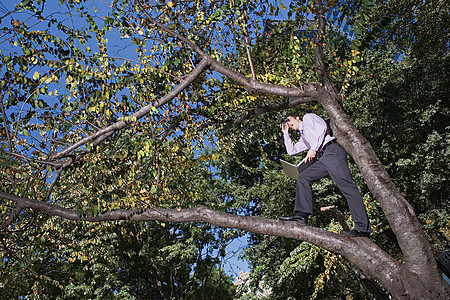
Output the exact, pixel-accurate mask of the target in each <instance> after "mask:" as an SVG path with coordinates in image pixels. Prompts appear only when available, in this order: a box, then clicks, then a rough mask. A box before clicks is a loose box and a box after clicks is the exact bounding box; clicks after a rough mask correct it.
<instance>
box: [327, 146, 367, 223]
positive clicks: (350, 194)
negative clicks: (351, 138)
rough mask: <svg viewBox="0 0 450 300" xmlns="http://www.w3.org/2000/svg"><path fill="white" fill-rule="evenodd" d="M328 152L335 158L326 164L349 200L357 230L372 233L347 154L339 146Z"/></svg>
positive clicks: (330, 158)
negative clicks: (349, 166)
mask: <svg viewBox="0 0 450 300" xmlns="http://www.w3.org/2000/svg"><path fill="white" fill-rule="evenodd" d="M326 151H330V152H331V153H332V154H333V156H331V155H330V156H329V159H327V161H326V162H325V164H326V167H327V169H328V173H329V174H330V177H331V179H332V180H333V181H334V182H335V183H336V185H337V187H338V188H339V190H340V191H341V193H342V194H343V195H344V197H345V198H346V199H347V203H348V207H349V209H350V213H351V215H352V218H353V221H354V222H355V229H356V230H358V231H362V232H372V230H371V228H370V222H369V218H368V216H367V211H366V207H365V206H364V202H363V200H362V197H361V193H360V191H359V189H358V187H357V186H356V184H355V182H354V181H353V179H352V175H351V173H350V170H349V168H348V163H347V153H346V152H345V149H344V148H342V146H341V145H339V144H337V143H336V144H333V145H330V146H329V147H328V148H327V150H326Z"/></svg>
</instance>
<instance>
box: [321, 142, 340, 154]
mask: <svg viewBox="0 0 450 300" xmlns="http://www.w3.org/2000/svg"><path fill="white" fill-rule="evenodd" d="M334 143H337V140H336V139H334V140H331V141H329V142H328V143H326V144H325V145H323V147H322V149H320V151H319V154H320V156H322V155H323V153H324V152H325V149H326V148H327V147H328V146H330V145H331V144H334Z"/></svg>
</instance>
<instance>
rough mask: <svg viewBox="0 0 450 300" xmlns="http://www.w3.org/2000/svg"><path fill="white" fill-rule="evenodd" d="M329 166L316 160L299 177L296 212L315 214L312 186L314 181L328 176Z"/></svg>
mask: <svg viewBox="0 0 450 300" xmlns="http://www.w3.org/2000/svg"><path fill="white" fill-rule="evenodd" d="M327 174H328V173H327V168H326V166H325V165H324V164H323V163H322V162H320V160H319V161H316V162H315V163H314V164H312V165H311V166H310V167H309V168H308V169H306V170H305V171H303V172H302V173H300V175H299V176H298V177H297V187H296V193H295V206H294V211H295V212H301V213H304V214H307V215H312V214H313V199H312V189H311V186H312V184H313V182H314V181H316V180H318V179H320V178H322V177H324V176H326V175H327Z"/></svg>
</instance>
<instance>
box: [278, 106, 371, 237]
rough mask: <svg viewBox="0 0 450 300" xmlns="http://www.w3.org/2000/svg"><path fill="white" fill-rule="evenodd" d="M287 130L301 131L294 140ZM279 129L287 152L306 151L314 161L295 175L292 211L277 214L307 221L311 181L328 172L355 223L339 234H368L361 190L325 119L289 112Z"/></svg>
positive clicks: (285, 219)
mask: <svg viewBox="0 0 450 300" xmlns="http://www.w3.org/2000/svg"><path fill="white" fill-rule="evenodd" d="M289 129H292V130H298V131H300V133H301V138H300V140H299V141H298V142H297V143H293V142H292V140H291V137H290V135H289ZM282 132H283V136H284V143H285V146H286V150H287V153H288V154H289V155H296V154H298V153H300V152H303V151H306V150H308V153H307V155H306V160H307V161H314V160H315V162H314V163H313V164H312V165H311V166H310V167H309V168H307V169H306V170H305V171H303V172H302V173H300V175H299V176H298V178H297V187H296V195H295V206H294V214H293V215H290V216H284V217H280V220H282V221H297V222H299V223H301V224H306V223H307V222H308V217H309V216H310V215H312V214H313V208H312V201H313V200H312V190H311V186H312V183H313V182H314V181H316V180H318V179H320V178H322V177H324V176H326V175H330V177H331V179H332V180H333V181H334V183H336V185H337V187H338V188H339V190H340V191H341V193H342V194H343V195H344V197H345V198H346V199H347V203H348V206H349V209H350V213H351V215H352V218H353V221H354V223H355V227H354V229H352V230H350V231H342V232H341V233H342V234H345V235H348V236H355V237H370V233H371V232H372V230H371V228H370V222H369V218H368V216H367V211H366V207H365V206H364V202H363V200H362V197H361V193H360V191H359V189H358V187H357V186H356V184H355V183H354V181H353V179H352V176H351V174H350V170H349V168H348V163H347V152H346V151H345V149H344V148H342V146H341V145H339V143H338V142H337V141H336V138H335V137H332V136H330V135H329V133H328V127H327V124H326V122H325V121H324V120H323V119H322V118H321V117H319V116H318V115H315V114H306V115H304V116H303V119H300V118H299V117H298V116H294V115H288V116H287V117H286V120H285V122H284V123H283V125H282Z"/></svg>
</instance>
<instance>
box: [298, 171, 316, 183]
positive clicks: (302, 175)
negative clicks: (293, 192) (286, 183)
mask: <svg viewBox="0 0 450 300" xmlns="http://www.w3.org/2000/svg"><path fill="white" fill-rule="evenodd" d="M312 181H313V180H312V178H311V176H309V175H308V173H307V172H302V173H300V175H298V177H297V182H298V183H308V182H312Z"/></svg>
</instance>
